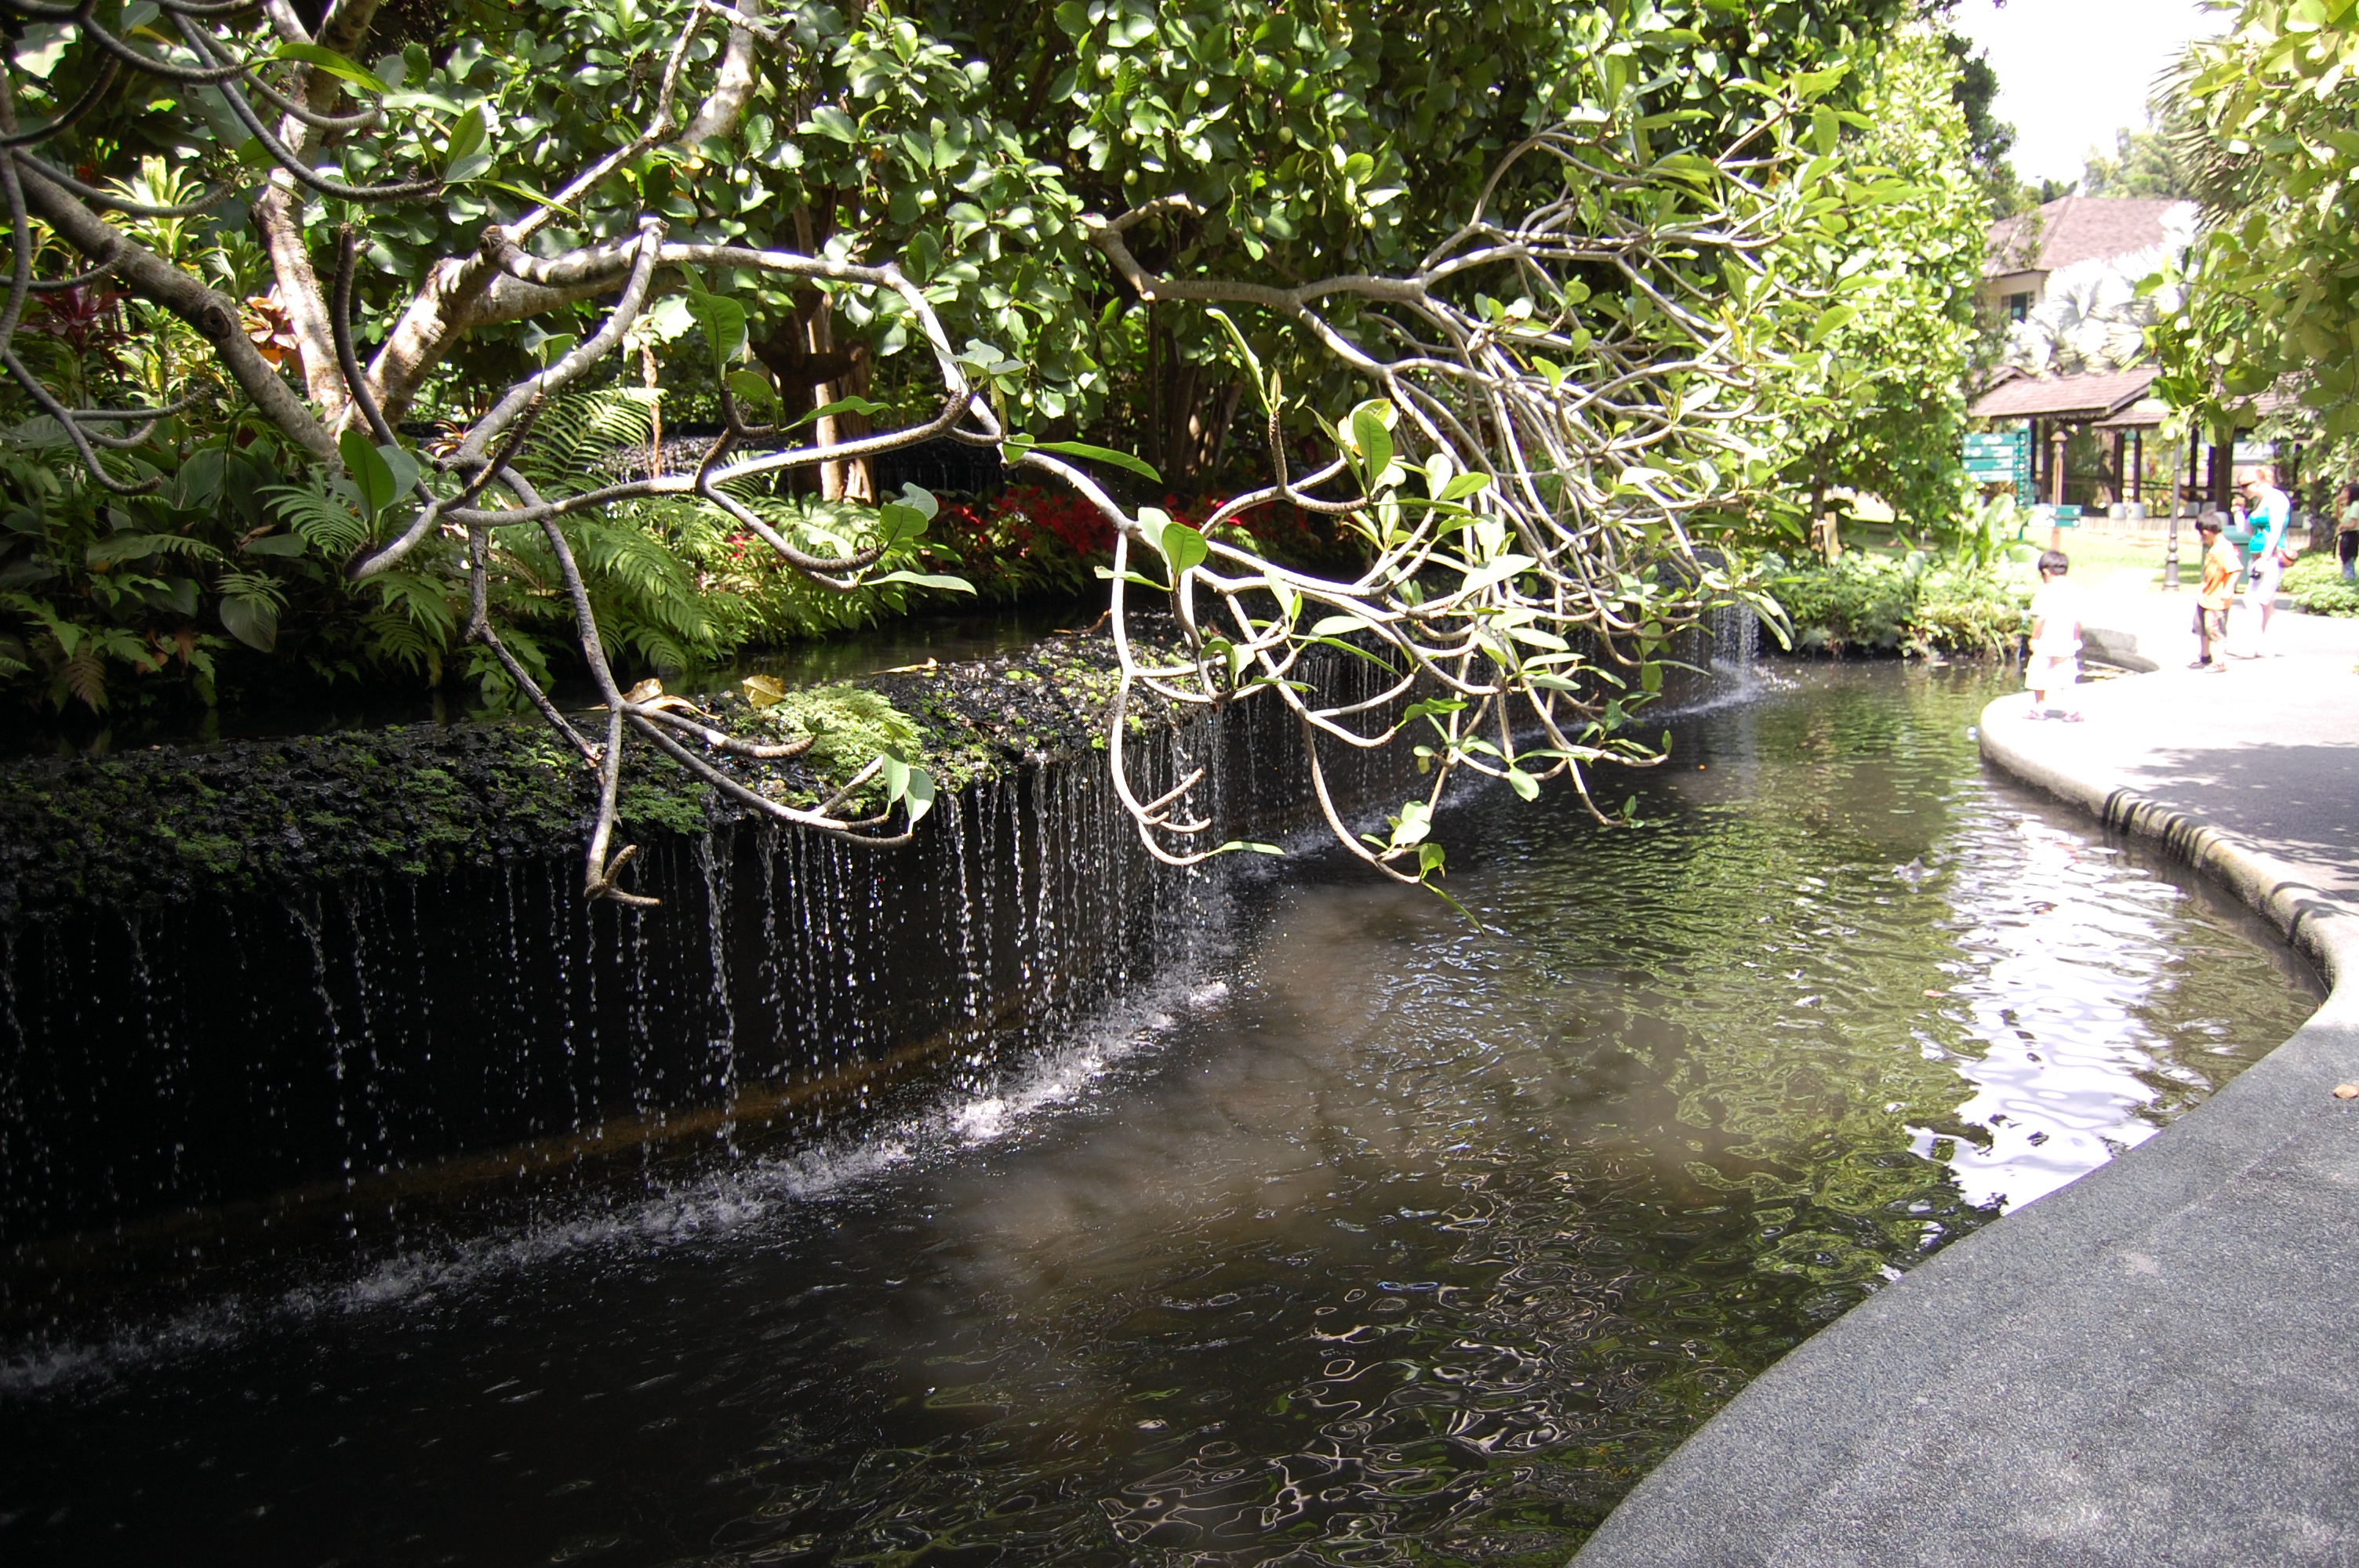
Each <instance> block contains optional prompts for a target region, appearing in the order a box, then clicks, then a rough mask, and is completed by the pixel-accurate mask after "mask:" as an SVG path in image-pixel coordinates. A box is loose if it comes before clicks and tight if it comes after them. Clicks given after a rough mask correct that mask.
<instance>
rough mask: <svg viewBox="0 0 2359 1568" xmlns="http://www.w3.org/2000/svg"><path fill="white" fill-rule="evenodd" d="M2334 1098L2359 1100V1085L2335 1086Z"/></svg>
mask: <svg viewBox="0 0 2359 1568" xmlns="http://www.w3.org/2000/svg"><path fill="white" fill-rule="evenodd" d="M2334 1098H2336V1099H2359V1084H2337V1085H2335V1086H2334Z"/></svg>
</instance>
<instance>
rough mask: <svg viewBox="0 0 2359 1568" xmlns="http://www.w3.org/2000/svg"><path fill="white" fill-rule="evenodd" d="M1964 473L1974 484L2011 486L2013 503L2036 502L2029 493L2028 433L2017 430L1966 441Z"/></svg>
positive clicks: (2029, 450) (1973, 437) (1978, 436)
mask: <svg viewBox="0 0 2359 1568" xmlns="http://www.w3.org/2000/svg"><path fill="white" fill-rule="evenodd" d="M1965 459H1966V472H1967V474H1968V475H1969V476H1970V477H1971V478H1972V479H1973V481H1974V482H1975V483H1976V484H2011V485H2013V486H2014V487H2015V503H2016V504H2017V506H2028V505H2030V504H2031V503H2033V502H2034V501H2037V500H2038V496H2036V495H2034V494H2033V493H2032V491H2031V431H2030V429H2029V428H2028V427H2022V426H2018V427H2016V428H2014V429H2010V430H1992V431H1989V432H1987V433H1982V434H1975V435H1970V436H1968V437H1967V438H1966V450H1965Z"/></svg>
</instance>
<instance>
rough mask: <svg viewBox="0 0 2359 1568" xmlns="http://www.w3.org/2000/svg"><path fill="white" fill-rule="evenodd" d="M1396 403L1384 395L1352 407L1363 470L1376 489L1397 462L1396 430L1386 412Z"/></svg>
mask: <svg viewBox="0 0 2359 1568" xmlns="http://www.w3.org/2000/svg"><path fill="white" fill-rule="evenodd" d="M1391 411H1392V405H1391V404H1389V403H1386V402H1385V401H1384V400H1383V399H1381V398H1377V399H1374V400H1372V401H1370V402H1367V403H1363V404H1361V405H1360V406H1358V407H1357V408H1354V409H1353V410H1352V444H1353V446H1355V447H1357V448H1358V449H1360V468H1361V471H1362V472H1363V473H1364V474H1365V475H1366V476H1367V481H1368V486H1369V488H1371V489H1374V488H1375V485H1376V484H1377V483H1378V482H1379V481H1381V480H1382V479H1383V478H1384V473H1385V470H1386V469H1388V468H1390V467H1392V463H1393V433H1392V431H1391V430H1390V429H1389V428H1387V427H1386V419H1385V415H1386V414H1389V413H1390V412H1391Z"/></svg>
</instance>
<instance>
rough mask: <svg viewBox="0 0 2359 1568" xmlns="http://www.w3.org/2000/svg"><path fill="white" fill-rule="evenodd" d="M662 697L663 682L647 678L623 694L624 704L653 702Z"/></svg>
mask: <svg viewBox="0 0 2359 1568" xmlns="http://www.w3.org/2000/svg"><path fill="white" fill-rule="evenodd" d="M662 695H663V682H661V681H659V680H658V679H656V677H655V676H648V677H647V679H645V680H643V681H641V682H640V683H639V684H638V685H636V686H635V687H632V688H631V689H630V690H628V691H626V692H625V693H624V694H623V700H624V701H625V702H653V701H654V700H655V699H656V698H657V697H661V696H662Z"/></svg>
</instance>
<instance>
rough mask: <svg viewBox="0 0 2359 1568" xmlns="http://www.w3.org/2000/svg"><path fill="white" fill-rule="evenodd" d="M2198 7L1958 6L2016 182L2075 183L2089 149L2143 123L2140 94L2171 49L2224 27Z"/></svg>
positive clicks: (2093, 0) (2074, 1)
mask: <svg viewBox="0 0 2359 1568" xmlns="http://www.w3.org/2000/svg"><path fill="white" fill-rule="evenodd" d="M2225 23H2226V18H2225V17H2224V16H2222V15H2221V14H2220V13H2217V12H2212V11H2206V10H2205V9H2204V8H2203V7H2202V5H2201V3H2200V0H2007V3H2006V5H2005V6H2004V7H2001V6H1998V5H1994V4H1993V0H1965V3H1964V4H1963V5H1960V6H1959V7H1958V11H1957V17H1956V22H1955V26H1956V27H1957V29H1958V31H1960V32H1961V33H1963V34H1964V35H1965V36H1966V37H1968V38H1972V39H1973V40H1974V41H1975V42H1976V43H1978V44H1981V45H1982V46H1983V48H1984V52H1985V53H1986V54H1987V55H1988V57H1989V59H1990V62H1991V65H1992V67H1993V68H1994V69H1995V70H1997V72H1998V102H1997V103H1996V104H1995V112H1996V114H1997V115H1998V117H1999V118H2000V119H2001V120H2004V121H2006V122H2008V123H2009V124H2013V125H2014V126H2015V129H2016V139H2015V150H2014V152H2013V153H2011V154H2010V155H2008V156H2009V159H2010V161H2011V162H2013V163H2014V165H2015V172H2016V173H2017V175H2018V176H2019V177H2021V178H2024V179H2027V180H2036V179H2040V178H2052V179H2074V178H2079V176H2080V173H2081V170H2082V166H2083V164H2084V163H2085V162H2086V161H2087V157H2088V151H2089V148H2090V147H2092V146H2097V147H2100V148H2103V149H2104V150H2105V151H2107V152H2111V151H2112V150H2113V146H2114V132H2115V131H2117V130H2119V129H2121V128H2122V127H2123V126H2125V125H2127V126H2131V127H2133V128H2135V127H2137V126H2142V125H2144V124H2146V100H2147V91H2148V89H2149V88H2150V87H2151V85H2152V83H2153V81H2154V79H2155V77H2156V75H2157V74H2158V73H2159V72H2160V71H2161V70H2162V69H2163V67H2164V66H2165V65H2166V64H2167V63H2168V62H2169V59H2171V57H2172V56H2173V55H2175V54H2176V53H2177V52H2178V50H2179V48H2180V45H2182V44H2184V43H2185V42H2186V41H2187V40H2188V39H2190V38H2195V37H2197V36H2199V35H2201V34H2208V33H2215V32H2218V31H2220V30H2221V29H2222V28H2223V27H2224V25H2225Z"/></svg>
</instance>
